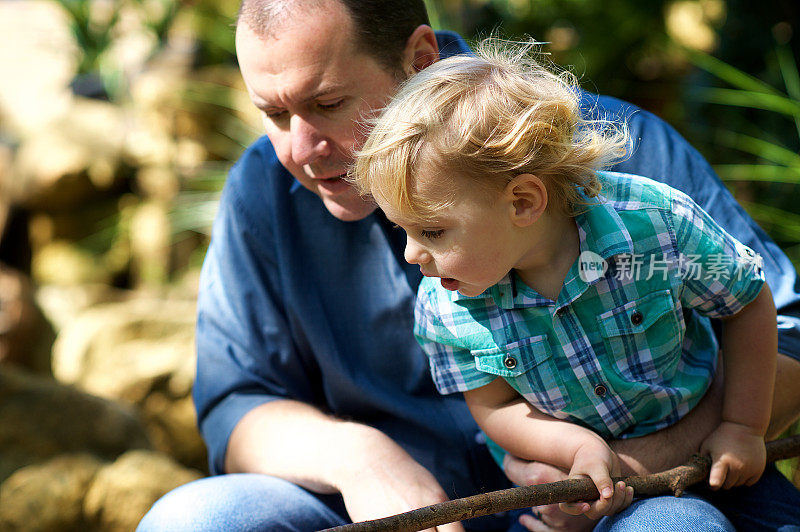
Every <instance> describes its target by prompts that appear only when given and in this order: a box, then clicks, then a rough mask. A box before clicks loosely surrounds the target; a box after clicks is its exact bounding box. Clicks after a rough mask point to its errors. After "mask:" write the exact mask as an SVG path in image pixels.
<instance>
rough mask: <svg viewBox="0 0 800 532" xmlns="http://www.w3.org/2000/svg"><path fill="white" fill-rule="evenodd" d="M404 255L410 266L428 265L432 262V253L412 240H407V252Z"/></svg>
mask: <svg viewBox="0 0 800 532" xmlns="http://www.w3.org/2000/svg"><path fill="white" fill-rule="evenodd" d="M404 255H405V259H406V262H408V263H409V264H426V263H428V262H430V260H431V255H430V253H428V252H427V251H426V250H425V248H424V247H422V246H420V245H419V243H417V242H415V241H414V240H413V239H412V238H406V250H405V253H404Z"/></svg>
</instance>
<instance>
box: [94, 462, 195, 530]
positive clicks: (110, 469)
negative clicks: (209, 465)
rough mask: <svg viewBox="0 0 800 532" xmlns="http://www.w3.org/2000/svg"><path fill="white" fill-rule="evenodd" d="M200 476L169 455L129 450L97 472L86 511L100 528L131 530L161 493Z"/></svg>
mask: <svg viewBox="0 0 800 532" xmlns="http://www.w3.org/2000/svg"><path fill="white" fill-rule="evenodd" d="M201 476H202V475H201V474H200V473H198V472H197V471H192V470H190V469H186V468H185V467H183V466H181V465H180V464H178V463H177V462H175V461H174V460H172V459H171V458H169V457H168V456H166V455H163V454H160V453H156V452H152V451H130V452H127V453H125V454H124V455H122V456H120V457H119V458H118V459H117V461H116V462H114V463H113V464H110V465H107V466H105V467H103V468H102V469H101V470H100V471H99V472H98V473H97V475H96V476H95V478H94V481H93V482H92V485H91V487H90V488H89V491H88V492H87V493H86V498H85V500H84V514H85V516H86V518H87V519H88V520H89V521H90V522H91V523H93V525H94V526H95V527H96V528H97V529H98V530H103V531H105V532H117V531H119V532H128V531H131V530H134V529H135V528H136V525H137V524H138V523H139V521H141V519H142V517H144V514H145V513H147V511H148V510H149V509H150V507H151V506H152V505H153V503H155V502H156V501H157V500H158V499H159V498H160V497H161V496H163V495H164V494H166V493H167V492H168V491H170V490H173V489H175V488H177V487H178V486H181V485H183V484H186V483H187V482H191V481H193V480H197V479H199V478H201Z"/></svg>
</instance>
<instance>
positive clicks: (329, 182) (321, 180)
mask: <svg viewBox="0 0 800 532" xmlns="http://www.w3.org/2000/svg"><path fill="white" fill-rule="evenodd" d="M345 175H346V174H339V175H336V176H333V177H315V178H314V182H315V183H316V184H317V187H318V188H319V189H321V190H324V191H325V192H328V193H329V194H338V193H340V192H344V191H345V190H349V189H350V183H348V182H347V181H345V180H344V179H342V178H343V177H344V176H345Z"/></svg>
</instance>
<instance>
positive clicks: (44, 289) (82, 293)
mask: <svg viewBox="0 0 800 532" xmlns="http://www.w3.org/2000/svg"><path fill="white" fill-rule="evenodd" d="M128 297H129V294H128V292H127V291H125V290H121V289H118V288H112V287H110V286H108V285H106V284H100V283H91V284H80V285H72V284H71V285H58V284H47V285H42V286H40V287H39V288H38V289H37V290H36V301H37V303H38V304H39V306H40V308H41V309H42V311H43V312H44V315H45V316H46V317H47V319H48V320H49V321H50V323H52V324H53V327H55V329H56V331H60V330H61V329H63V328H64V327H65V326H66V325H67V324H68V323H70V322H71V321H72V320H74V319H75V316H77V315H79V314H80V313H81V312H83V311H84V310H86V309H87V308H89V307H93V306H95V305H99V304H100V303H112V302H120V301H125V300H126V299H127V298H128Z"/></svg>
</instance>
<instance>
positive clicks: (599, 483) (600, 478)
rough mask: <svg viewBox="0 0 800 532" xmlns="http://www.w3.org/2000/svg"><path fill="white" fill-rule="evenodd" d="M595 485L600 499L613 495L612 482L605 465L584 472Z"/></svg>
mask: <svg viewBox="0 0 800 532" xmlns="http://www.w3.org/2000/svg"><path fill="white" fill-rule="evenodd" d="M586 474H587V475H589V478H591V479H592V482H594V485H595V486H596V487H597V492H598V493H599V494H600V500H608V499H610V498H611V497H613V496H614V483H613V482H612V481H611V475H609V472H608V469H607V468H605V467H602V466H600V467H594V468H592V469H590V470H589V471H587V472H586Z"/></svg>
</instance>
